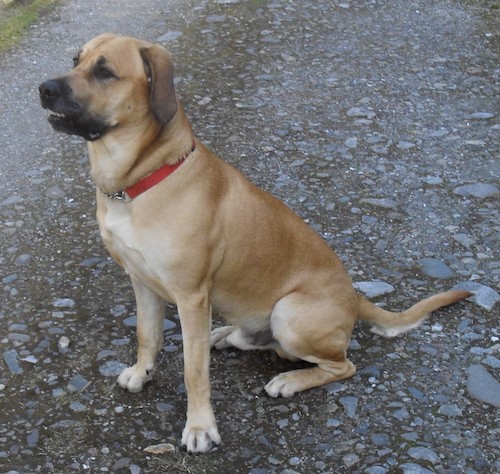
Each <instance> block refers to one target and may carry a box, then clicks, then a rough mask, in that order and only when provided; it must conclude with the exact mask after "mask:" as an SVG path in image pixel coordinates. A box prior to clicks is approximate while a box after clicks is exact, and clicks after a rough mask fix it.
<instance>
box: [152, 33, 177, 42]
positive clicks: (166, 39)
mask: <svg viewBox="0 0 500 474" xmlns="http://www.w3.org/2000/svg"><path fill="white" fill-rule="evenodd" d="M181 36H182V31H168V32H167V33H165V34H164V35H161V36H160V37H159V38H158V39H157V41H159V42H160V43H168V42H169V41H175V40H176V39H179V38H180V37H181Z"/></svg>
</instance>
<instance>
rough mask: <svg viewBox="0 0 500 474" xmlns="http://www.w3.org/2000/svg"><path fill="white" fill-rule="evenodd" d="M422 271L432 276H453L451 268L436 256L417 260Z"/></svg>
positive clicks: (443, 277)
mask: <svg viewBox="0 0 500 474" xmlns="http://www.w3.org/2000/svg"><path fill="white" fill-rule="evenodd" d="M419 265H420V268H421V269H422V271H423V272H424V273H425V274H426V275H428V276H430V277H432V278H442V279H445V278H451V277H453V276H455V273H454V272H453V270H452V269H451V268H450V267H449V266H448V265H446V264H445V263H444V262H442V261H441V260H438V259H437V258H423V259H422V260H420V261H419Z"/></svg>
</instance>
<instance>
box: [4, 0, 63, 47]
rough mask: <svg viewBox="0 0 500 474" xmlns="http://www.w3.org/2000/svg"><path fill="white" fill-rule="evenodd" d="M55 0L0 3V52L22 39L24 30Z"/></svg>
mask: <svg viewBox="0 0 500 474" xmlns="http://www.w3.org/2000/svg"><path fill="white" fill-rule="evenodd" d="M56 1H57V0H32V1H13V2H11V3H10V4H9V5H3V4H2V3H1V2H0V51H4V50H6V49H7V48H10V47H11V46H13V45H14V44H16V42H17V41H19V39H20V38H21V37H22V35H23V34H24V32H25V31H26V28H27V27H28V26H29V25H30V24H31V23H33V22H34V21H36V20H37V19H38V17H39V15H40V12H42V11H43V10H44V9H45V8H47V7H48V6H50V5H52V4H53V3H55V2H56Z"/></svg>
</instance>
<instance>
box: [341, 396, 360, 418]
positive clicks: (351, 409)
mask: <svg viewBox="0 0 500 474" xmlns="http://www.w3.org/2000/svg"><path fill="white" fill-rule="evenodd" d="M340 403H342V406H343V407H344V409H345V411H346V415H347V416H348V417H349V418H354V416H355V415H356V410H357V408H358V398H357V397H350V396H348V397H340Z"/></svg>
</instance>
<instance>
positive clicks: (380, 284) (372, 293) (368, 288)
mask: <svg viewBox="0 0 500 474" xmlns="http://www.w3.org/2000/svg"><path fill="white" fill-rule="evenodd" d="M353 286H354V288H356V289H357V290H359V291H360V292H361V293H363V294H364V295H365V296H366V297H367V298H376V297H377V296H382V295H386V294H389V293H392V292H394V291H396V289H395V288H394V287H393V286H392V285H391V284H389V283H386V282H385V281H358V282H355V283H353Z"/></svg>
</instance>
